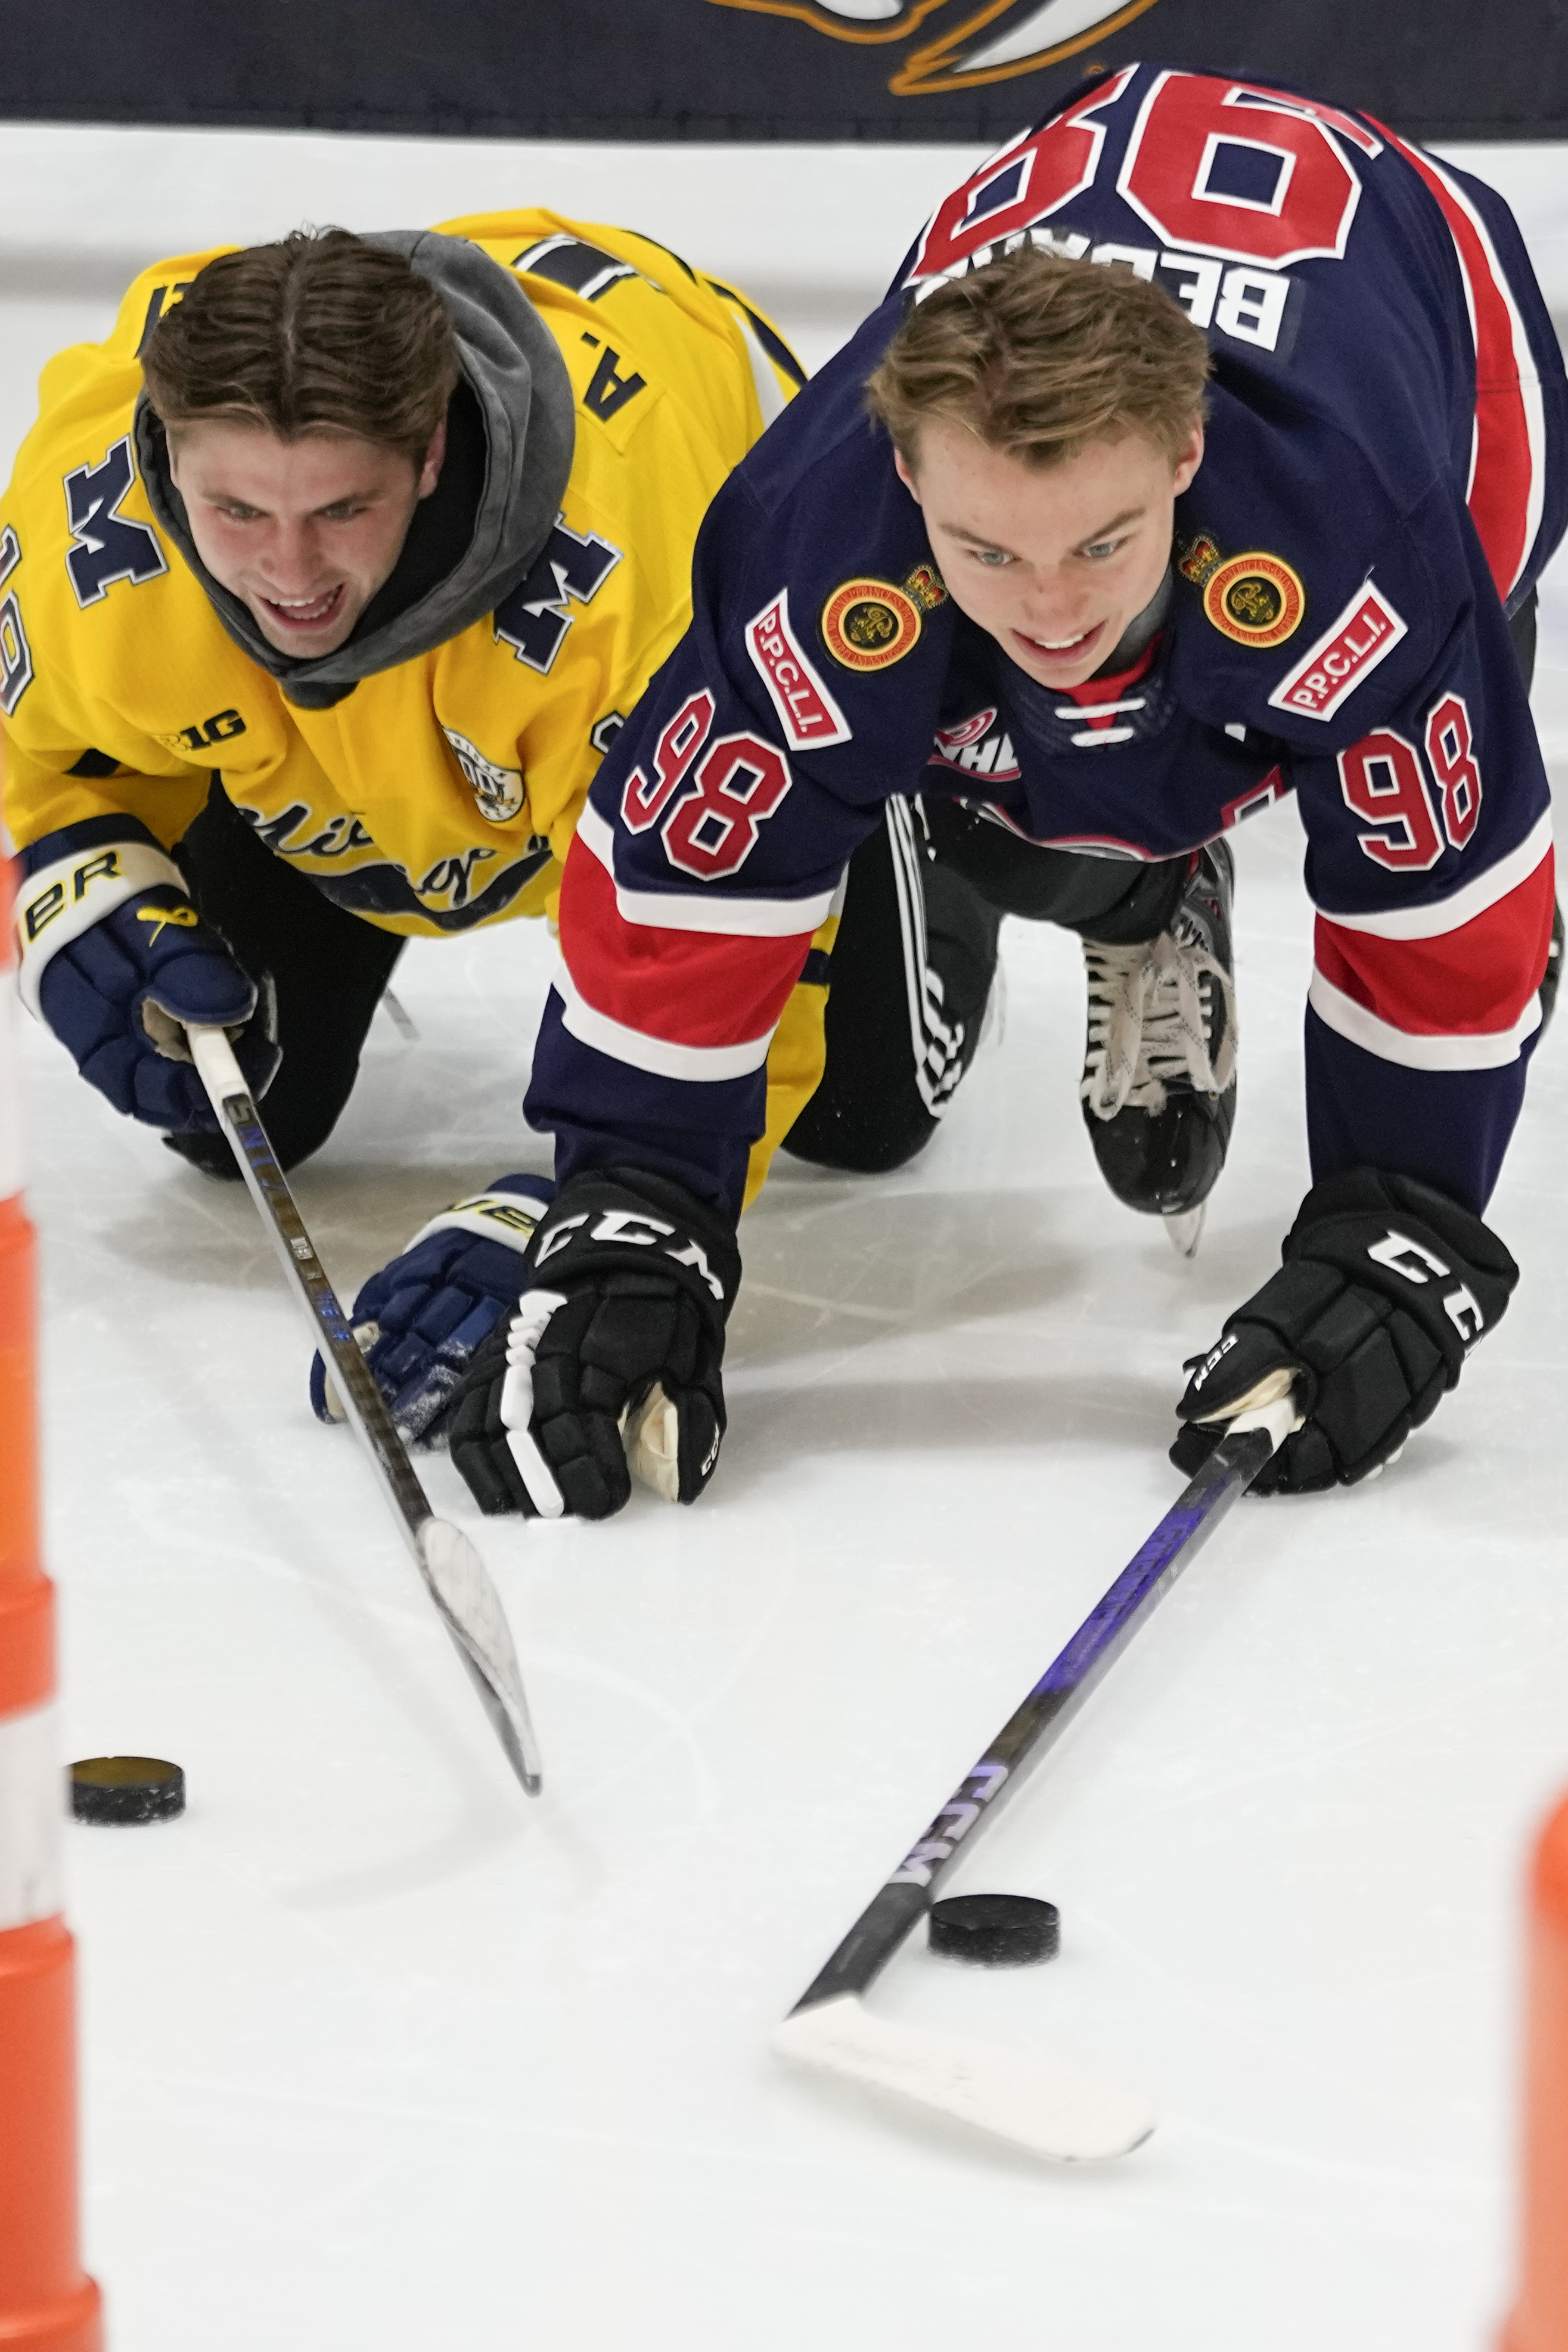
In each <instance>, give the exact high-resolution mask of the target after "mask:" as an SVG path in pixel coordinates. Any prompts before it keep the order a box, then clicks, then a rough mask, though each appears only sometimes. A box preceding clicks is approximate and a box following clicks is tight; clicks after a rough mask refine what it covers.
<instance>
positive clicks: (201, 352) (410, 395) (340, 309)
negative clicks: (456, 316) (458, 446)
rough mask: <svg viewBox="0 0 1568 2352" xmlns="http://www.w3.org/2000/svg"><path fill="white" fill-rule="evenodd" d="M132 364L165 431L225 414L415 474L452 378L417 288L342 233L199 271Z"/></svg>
mask: <svg viewBox="0 0 1568 2352" xmlns="http://www.w3.org/2000/svg"><path fill="white" fill-rule="evenodd" d="M141 366H142V373H143V374H144V375H145V377H146V381H147V397H148V399H149V400H150V401H151V402H152V406H153V408H154V410H155V411H156V412H157V414H158V415H159V416H160V417H161V418H162V422H163V424H164V425H166V426H167V425H176V426H177V425H193V424H195V423H196V422H197V421H198V420H200V419H205V418H209V417H212V418H215V417H225V418H228V419H231V420H233V421H235V422H236V423H243V424H250V425H261V426H263V427H265V429H266V430H267V432H269V433H274V434H276V435H277V437H278V439H279V440H281V441H298V440H299V439H301V438H302V437H303V436H305V435H307V434H313V433H353V434H357V435H359V436H361V438H363V439H364V440H366V441H378V442H381V443H382V444H383V445H384V446H386V447H388V448H392V449H398V450H401V451H402V453H403V454H404V455H405V456H406V457H410V458H412V460H413V463H414V465H415V466H418V465H419V464H420V463H421V461H422V460H423V457H424V453H425V451H426V449H427V448H428V447H429V446H430V439H431V436H432V434H434V431H435V428H436V426H437V425H439V424H440V422H441V420H442V418H443V417H444V415H445V414H446V404H447V402H448V401H449V400H450V398H451V397H452V393H453V389H454V387H455V384H456V383H457V379H458V375H459V373H460V372H461V371H460V368H459V365H458V359H457V345H456V340H455V336H454V334H453V331H452V321H451V320H450V319H449V318H448V316H447V313H446V310H445V306H444V304H443V302H442V300H441V298H440V296H439V295H438V294H437V293H436V291H435V289H434V287H433V286H432V285H431V283H430V281H429V279H428V278H421V277H420V276H419V274H418V272H417V271H415V270H414V269H412V268H410V266H409V264H408V263H407V262H406V261H405V260H404V259H403V257H402V255H401V254H399V253H391V252H388V251H387V250H386V249H385V247H382V246H375V245H367V244H366V243H365V241H364V239H363V238H362V237H358V236H351V235H350V232H349V231H348V230H347V229H342V228H324V229H296V230H294V231H293V233H292V234H291V235H290V236H286V237H284V238H282V239H281V240H280V241H279V242H278V243H277V244H276V245H252V246H247V247H246V249H245V250H244V251H243V252H240V253H224V254H220V255H219V256H218V257H217V259H216V260H215V261H209V262H208V264H207V266H206V268H204V269H202V270H199V271H198V272H197V274H196V276H195V278H193V280H192V282H191V285H190V287H189V288H188V289H187V290H186V293H185V296H184V299H183V301H180V302H177V303H175V305H174V306H173V308H172V310H165V311H164V313H163V315H162V318H161V319H160V320H159V321H158V324H157V326H156V327H155V328H154V329H153V331H152V337H151V339H150V340H149V341H148V343H147V345H146V348H145V350H144V351H143V352H142V354H141Z"/></svg>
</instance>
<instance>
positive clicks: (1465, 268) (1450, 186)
mask: <svg viewBox="0 0 1568 2352" xmlns="http://www.w3.org/2000/svg"><path fill="white" fill-rule="evenodd" d="M1378 128H1379V129H1380V130H1382V131H1383V133H1384V136H1385V138H1386V139H1387V140H1388V142H1389V143H1390V145H1391V146H1393V147H1396V148H1397V149H1398V151H1399V152H1400V154H1401V155H1403V156H1404V157H1405V159H1406V162H1407V163H1409V164H1410V165H1411V166H1412V168H1413V169H1414V170H1415V171H1416V172H1418V173H1420V176H1421V178H1422V180H1423V181H1424V182H1425V184H1426V185H1427V188H1428V189H1429V190H1430V191H1431V193H1432V194H1433V196H1435V197H1436V199H1437V205H1438V207H1439V209H1440V210H1441V212H1442V215H1443V218H1444V220H1445V221H1446V223H1447V224H1448V234H1449V236H1451V237H1452V238H1453V240H1454V254H1455V257H1456V259H1457V260H1458V265H1459V276H1460V278H1461V280H1462V281H1463V284H1464V289H1465V304H1466V307H1467V309H1468V310H1469V320H1470V333H1471V335H1472V337H1473V339H1474V341H1475V353H1476V418H1475V430H1474V435H1473V437H1472V440H1471V444H1470V477H1469V483H1468V485H1467V488H1466V493H1465V497H1466V503H1467V505H1468V506H1469V510H1470V520H1472V522H1473V523H1474V524H1475V527H1476V530H1477V533H1478V535H1479V539H1480V542H1481V545H1482V547H1483V548H1484V549H1485V551H1486V558H1487V562H1488V563H1489V564H1490V567H1491V575H1492V578H1493V580H1494V581H1495V582H1496V583H1497V592H1498V594H1499V595H1500V597H1501V598H1502V600H1503V602H1504V604H1507V602H1508V600H1509V597H1510V595H1511V593H1512V592H1513V590H1514V588H1515V587H1516V586H1517V585H1518V583H1519V582H1520V581H1521V579H1522V578H1523V576H1524V573H1525V571H1526V569H1527V567H1528V565H1529V563H1530V560H1531V555H1532V553H1533V552H1534V550H1535V543H1536V540H1537V538H1538V537H1539V535H1540V530H1541V520H1542V511H1543V509H1544V506H1545V499H1546V405H1545V401H1544V398H1543V396H1542V386H1541V379H1540V376H1539V374H1538V373H1537V370H1536V365H1535V360H1534V356H1533V354H1532V353H1531V348H1530V338H1529V336H1528V334H1527V333H1526V331H1525V325H1524V320H1523V318H1522V316H1521V312H1520V307H1519V303H1518V300H1517V299H1516V298H1515V295H1514V292H1513V289H1512V288H1511V286H1510V284H1509V282H1508V278H1507V274H1506V272H1505V271H1504V269H1503V267H1502V263H1501V261H1500V259H1499V257H1498V252H1497V247H1496V246H1495V245H1494V244H1493V242H1492V237H1491V234H1490V230H1489V229H1488V227H1487V225H1486V222H1485V221H1484V220H1483V219H1482V217H1481V215H1480V211H1479V207H1478V206H1477V205H1476V204H1475V202H1474V201H1473V199H1472V198H1471V197H1470V196H1469V194H1468V193H1467V191H1466V190H1465V189H1464V188H1462V187H1461V186H1460V184H1459V183H1458V181H1457V180H1456V179H1455V178H1454V177H1453V175H1452V174H1451V173H1448V172H1447V171H1445V170H1444V168H1443V166H1442V164H1441V163H1438V162H1437V159H1436V157H1434V156H1431V155H1427V154H1425V153H1423V152H1422V151H1421V149H1420V148H1418V147H1412V146H1409V145H1407V144H1406V142H1405V141H1404V140H1403V139H1400V138H1397V137H1396V135H1395V133H1394V132H1393V131H1389V130H1388V129H1387V128H1386V126H1385V125H1384V124H1379V126H1378Z"/></svg>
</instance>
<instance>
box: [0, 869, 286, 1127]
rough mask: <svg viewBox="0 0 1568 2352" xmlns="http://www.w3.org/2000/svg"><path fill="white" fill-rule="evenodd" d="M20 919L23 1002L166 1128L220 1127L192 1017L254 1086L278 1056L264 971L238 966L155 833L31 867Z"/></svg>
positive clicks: (118, 1097) (127, 1107)
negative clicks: (230, 1043)
mask: <svg viewBox="0 0 1568 2352" xmlns="http://www.w3.org/2000/svg"><path fill="white" fill-rule="evenodd" d="M54 838H55V839H56V840H60V839H68V838H69V836H68V835H57V836H55V837H54ZM16 922H17V931H18V935H19V938H20V940H21V946H22V973H21V985H22V995H23V999H24V1001H25V1002H26V1003H27V1004H28V1005H29V1006H30V1007H31V1009H32V1010H33V1011H34V1012H36V1013H39V1014H40V1015H41V1017H42V1018H43V1020H44V1021H45V1022H47V1024H48V1026H49V1027H50V1028H51V1029H52V1030H53V1031H54V1033H55V1034H56V1036H57V1038H58V1039H59V1040H60V1042H61V1044H62V1045H64V1046H65V1047H66V1048H67V1050H68V1053H69V1054H70V1055H71V1058H72V1059H73V1061H74V1062H75V1063H76V1066H77V1067H78V1070H79V1071H80V1072H81V1074H82V1076H83V1077H84V1078H86V1079H88V1080H89V1083H90V1084H91V1085H93V1086H95V1087H97V1088H98V1090H99V1093H100V1094H102V1095H106V1096H107V1097H108V1098H109V1100H110V1102H111V1103H112V1104H113V1105H114V1108H115V1109H116V1110H118V1111H123V1112H124V1113H126V1114H127V1116H128V1117H130V1118H139V1119H141V1120H143V1121H144V1122H145V1123H146V1124H147V1125H148V1126H149V1127H159V1128H163V1129H168V1130H171V1131H172V1132H175V1133H184V1134H188V1133H190V1132H192V1131H193V1130H200V1131H201V1132H203V1133H204V1134H215V1133H216V1132H217V1127H218V1121H217V1118H216V1116H215V1114H214V1111H213V1108H212V1106H211V1105H210V1103H209V1102H208V1100H207V1092H206V1088H205V1087H204V1086H203V1084H202V1081H201V1079H200V1078H199V1077H198V1076H197V1075H196V1071H195V1068H194V1066H193V1063H192V1060H191V1054H190V1048H189V1046H188V1045H186V1043H185V1024H186V1023H187V1022H203V1023H205V1024H210V1025H211V1026H213V1027H214V1028H223V1029H226V1030H227V1031H228V1033H229V1035H230V1036H231V1037H232V1038H233V1039H234V1040H235V1055H236V1057H237V1059H238V1062H239V1066H240V1068H241V1069H242V1070H243V1071H244V1073H245V1077H246V1085H247V1086H248V1087H249V1088H250V1091H251V1094H252V1095H253V1096H255V1097H260V1096H262V1095H264V1094H265V1093H266V1091H267V1087H269V1086H270V1085H271V1084H272V1081H273V1079H274V1077H275V1076H277V1066H278V1064H279V1063H280V1061H281V1060H282V1058H283V1056H282V1055H281V1053H280V1052H279V1050H278V1047H277V1017H276V1013H275V1011H274V1000H273V990H272V983H271V981H270V979H267V978H264V979H263V981H262V983H261V985H260V986H259V987H258V986H257V985H256V982H254V981H253V980H252V979H251V978H250V976H249V974H248V973H246V972H244V971H241V969H240V967H239V965H238V964H237V963H236V962H235V960H234V958H233V956H232V955H231V954H230V953H229V950H228V946H227V944H226V942H225V940H224V939H223V937H222V935H221V934H220V933H219V932H217V931H215V930H214V929H213V928H212V926H211V924H209V923H204V922H203V920H202V919H201V917H200V916H199V915H198V914H197V912H196V910H195V908H194V907H193V906H192V905H191V904H190V902H189V900H188V899H187V898H186V896H185V884H184V879H183V876H182V875H181V872H180V869H179V867H178V866H176V865H175V864H174V862H173V860H172V858H170V857H167V856H164V854H163V852H162V850H160V849H158V848H157V847H155V846H154V845H152V843H151V842H150V841H148V840H145V839H143V840H125V841H113V842H109V843H91V842H89V844H87V845H82V846H79V847H78V848H76V849H74V850H72V851H70V852H69V853H68V854H67V855H66V856H62V857H60V858H58V859H57V860H56V861H55V862H54V863H53V864H51V865H49V866H47V867H44V868H43V869H42V870H40V871H38V872H36V873H34V874H33V875H32V877H30V878H29V879H28V880H27V881H26V882H25V883H24V884H23V885H22V887H21V890H20V891H19V893H18V896H17V909H16Z"/></svg>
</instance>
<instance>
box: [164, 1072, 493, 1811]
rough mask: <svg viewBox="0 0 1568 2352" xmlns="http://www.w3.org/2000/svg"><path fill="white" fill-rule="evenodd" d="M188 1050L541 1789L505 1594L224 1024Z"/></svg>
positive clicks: (440, 1593) (371, 1448)
mask: <svg viewBox="0 0 1568 2352" xmlns="http://www.w3.org/2000/svg"><path fill="white" fill-rule="evenodd" d="M185 1034H186V1035H187V1037H188V1038H189V1039H190V1045H191V1053H192V1055H193V1059H194V1061H195V1065H196V1068H197V1070H198V1071H199V1072H200V1074H201V1078H202V1083H203V1085H204V1087H206V1090H207V1094H208V1096H209V1097H210V1099H211V1101H212V1106H213V1108H214V1110H215V1111H216V1112H217V1115H218V1117H219V1118H220V1119H221V1120H222V1122H223V1124H224V1126H225V1128H226V1129H227V1130H228V1133H229V1135H230V1137H231V1138H232V1139H233V1141H234V1145H235V1157H236V1158H237V1159H238V1160H239V1164H240V1172H241V1174H242V1175H243V1176H244V1178H245V1181H246V1184H247V1185H248V1186H249V1188H250V1195H251V1198H252V1200H253V1201H254V1202H256V1207H257V1208H258V1209H259V1210H260V1212H261V1221H262V1223H263V1224H264V1225H265V1226H266V1227H267V1231H268V1232H269V1233H270V1234H271V1235H272V1238H273V1241H274V1242H275V1244H277V1255H278V1256H279V1257H280V1258H281V1259H282V1260H283V1263H284V1265H285V1267H286V1268H287V1273H288V1278H289V1282H290V1284H291V1285H292V1286H293V1289H294V1292H295V1295H296V1297H298V1300H299V1303H300V1305H301V1306H302V1307H303V1308H304V1310H305V1316H306V1319H307V1321H308V1323H309V1326H310V1336H311V1338H312V1339H313V1340H314V1341H315V1343H316V1345H317V1347H319V1349H321V1352H322V1354H323V1355H324V1356H326V1357H327V1358H328V1360H329V1361H330V1363H331V1366H332V1371H333V1375H334V1377H335V1379H336V1381H337V1384H338V1392H339V1394H340V1396H341V1398H342V1400H343V1403H344V1405H345V1407H346V1409H347V1412H348V1415H349V1419H350V1422H351V1423H353V1426H354V1428H355V1430H356V1432H357V1433H358V1434H359V1438H360V1442H361V1444H362V1445H363V1447H364V1449H365V1452H366V1454H367V1455H368V1456H369V1459H370V1464H371V1469H372V1470H373V1471H374V1473H375V1476H376V1482H377V1484H378V1485H379V1486H380V1487H381V1490H382V1494H383V1495H384V1496H385V1497H386V1499H387V1501H388V1503H389V1504H390V1505H391V1506H392V1513H393V1516H394V1517H395V1518H396V1520H397V1523H398V1528H399V1531H400V1532H401V1534H402V1539H403V1541H404V1543H405V1544H406V1545H407V1546H408V1549H409V1550H410V1551H411V1552H412V1553H413V1563H414V1566H415V1567H416V1568H417V1569H418V1570H419V1572H420V1574H421V1576H422V1577H423V1579H424V1583H425V1589H426V1590H427V1591H428V1592H429V1594H430V1597H431V1599H432V1600H433V1601H434V1603H435V1606H436V1611H437V1612H438V1614H439V1616H440V1618H441V1622H442V1623H443V1624H444V1626H445V1628H446V1630H447V1632H448V1633H450V1634H451V1636H452V1640H453V1644H454V1646H455V1649H456V1652H457V1654H458V1656H459V1657H460V1658H461V1659H462V1661H463V1664H464V1665H465V1667H466V1668H467V1670H468V1674H469V1675H470V1677H471V1679H472V1681H473V1684H474V1687H475V1689H476V1691H477V1692H478V1694H479V1696H480V1698H481V1700H482V1701H483V1702H484V1706H485V1712H486V1715H487V1716H488V1717H489V1718H490V1721H491V1722H492V1724H493V1725H494V1726H495V1728H496V1736H497V1738H498V1739H499V1740H500V1743H501V1745H502V1747H503V1748H505V1749H506V1751H507V1762H508V1763H509V1764H510V1766H511V1768H512V1769H513V1771H514V1772H515V1773H516V1774H517V1778H518V1780H520V1781H521V1782H522V1784H523V1786H524V1788H525V1789H526V1790H528V1794H529V1796H530V1797H537V1796H538V1792H539V1787H540V1767H539V1751H538V1741H537V1740H536V1739H535V1738H534V1727H533V1723H532V1721H531V1719H530V1717H529V1715H528V1699H527V1697H526V1696H524V1692H523V1677H522V1672H521V1669H520V1668H519V1666H518V1664H517V1651H516V1650H515V1648H514V1647H513V1645H512V1634H511V1628H510V1627H509V1626H508V1624H507V1616H506V1612H505V1610H504V1609H503V1608H502V1606H501V1596H500V1594H499V1593H498V1592H497V1590H496V1588H495V1585H494V1584H493V1583H492V1582H491V1580H490V1575H489V1571H488V1570H487V1569H486V1566H485V1563H484V1561H483V1560H482V1559H480V1557H479V1555H478V1553H477V1551H476V1549H475V1548H474V1546H473V1544H472V1543H470V1541H469V1539H468V1538H467V1537H466V1536H465V1534H464V1533H463V1531H462V1529H461V1528H455V1527H453V1526H452V1524H451V1523H450V1521H449V1520H446V1519H438V1518H437V1517H435V1515H434V1512H433V1511H432V1510H431V1507H430V1503H429V1500H428V1498H427V1496H426V1495H425V1492H424V1488H423V1486H421V1485H420V1482H419V1479H418V1476H417V1475H416V1474H415V1471H414V1468H413V1464H412V1463H411V1462H410V1460H409V1458H408V1453H407V1450H406V1448H405V1447H404V1445H403V1442H402V1438H401V1437H400V1436H399V1435H398V1433H397V1431H396V1429H395V1427H394V1426H393V1423H392V1415H391V1414H390V1413H389V1412H388V1411H387V1409H386V1404H385V1402H384V1401H383V1399H382V1392H381V1391H380V1389H379V1388H378V1387H377V1386H376V1383H375V1379H374V1376H373V1374H372V1373H371V1369H370V1367H369V1365H368V1364H367V1363H366V1361H365V1360H364V1358H363V1356H361V1353H360V1350H359V1347H358V1345H357V1344H356V1342H355V1339H354V1335H353V1333H352V1331H351V1330H350V1327H349V1319H348V1318H347V1316H346V1315H345V1314H344V1312H343V1310H342V1308H341V1307H340V1306H339V1304H338V1300H337V1297H336V1294H335V1293H334V1291H333V1289H332V1286H331V1284H330V1283H329V1281H328V1279H327V1276H326V1271H325V1269H324V1268H323V1266H322V1264H321V1261H320V1259H319V1257H318V1256H317V1255H316V1250H315V1245H314V1244H313V1243H312V1242H311V1239H310V1236H309V1234H308V1233H307V1232H306V1230H305V1226H304V1223H303V1221H302V1219H301V1217H300V1214H299V1212H298V1209H297V1208H296V1206H295V1204H294V1195H293V1194H292V1192H290V1191H289V1189H288V1184H287V1179H286V1178H285V1176H284V1173H283V1171H282V1169H281V1168H280V1167H279V1166H278V1164H277V1154H276V1153H275V1152H274V1150H273V1149H272V1145H271V1144H270V1142H269V1141H268V1140H267V1129H265V1128H264V1127H263V1125H262V1123H261V1120H260V1118H259V1117H258V1115H257V1112H256V1105H255V1104H254V1103H253V1102H252V1100H251V1098H250V1094H249V1091H248V1089H247V1088H246V1082H245V1078H244V1076H243V1074H242V1073H241V1070H240V1066H239V1064H238V1063H237V1062H236V1061H235V1057H234V1051H233V1048H232V1047H231V1045H230V1044H229V1041H228V1038H227V1036H226V1035H225V1032H224V1031H223V1030H222V1029H207V1028H199V1027H194V1026H193V1027H192V1028H189V1029H188V1030H187V1031H186V1033H185Z"/></svg>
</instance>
